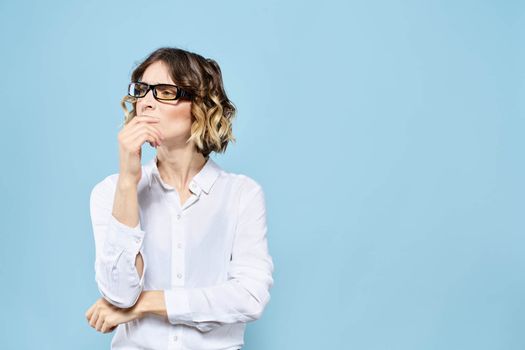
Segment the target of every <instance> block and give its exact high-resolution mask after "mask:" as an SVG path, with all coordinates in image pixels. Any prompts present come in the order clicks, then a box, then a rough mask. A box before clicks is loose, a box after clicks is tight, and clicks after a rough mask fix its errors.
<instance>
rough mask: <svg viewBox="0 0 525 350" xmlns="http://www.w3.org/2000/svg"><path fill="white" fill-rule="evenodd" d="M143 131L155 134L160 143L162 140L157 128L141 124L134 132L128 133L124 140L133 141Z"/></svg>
mask: <svg viewBox="0 0 525 350" xmlns="http://www.w3.org/2000/svg"><path fill="white" fill-rule="evenodd" d="M144 130H148V131H150V132H152V133H153V134H155V135H156V137H157V138H158V139H159V140H160V141H162V140H163V138H164V135H163V134H162V132H161V131H160V130H159V128H158V127H155V126H153V125H147V124H141V125H138V127H137V129H136V130H133V131H130V133H129V134H128V135H126V136H125V140H133V139H135V138H136V137H137V135H139V134H140V133H141V132H143V131H144Z"/></svg>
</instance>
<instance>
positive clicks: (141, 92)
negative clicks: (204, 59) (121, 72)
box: [128, 82, 191, 101]
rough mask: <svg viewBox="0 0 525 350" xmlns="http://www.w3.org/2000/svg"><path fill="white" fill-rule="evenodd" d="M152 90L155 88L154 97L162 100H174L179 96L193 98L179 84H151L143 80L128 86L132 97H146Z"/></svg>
mask: <svg viewBox="0 0 525 350" xmlns="http://www.w3.org/2000/svg"><path fill="white" fill-rule="evenodd" d="M150 90H153V97H155V98H156V99H157V100H160V101H173V100H178V99H179V98H186V99H191V94H190V93H189V92H187V91H185V90H183V89H181V88H180V87H178V86H177V85H171V84H156V85H149V84H147V83H143V82H133V83H130V84H129V86H128V95H129V96H132V97H144V96H146V94H147V93H148V91H150Z"/></svg>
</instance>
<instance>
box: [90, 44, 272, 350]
mask: <svg viewBox="0 0 525 350" xmlns="http://www.w3.org/2000/svg"><path fill="white" fill-rule="evenodd" d="M131 81H132V83H131V84H130V85H129V89H128V96H126V97H125V98H124V99H123V102H122V106H123V108H124V111H125V114H126V117H125V125H124V127H123V128H122V130H121V131H120V132H119V134H118V142H119V159H120V171H119V173H117V174H112V175H110V176H107V177H106V178H105V179H104V180H102V181H101V182H99V183H98V184H96V185H95V187H94V188H93V190H92V192H91V197H90V213H91V220H92V226H93V232H94V237H95V247H96V258H95V280H96V282H97V286H98V289H99V291H100V293H101V295H102V298H101V299H100V300H98V301H97V302H96V303H95V304H94V305H93V306H91V307H90V308H89V310H87V312H86V318H87V319H88V321H89V324H90V325H91V326H92V327H94V328H95V329H96V330H97V331H100V332H103V333H106V332H110V331H112V330H113V329H115V328H116V333H115V335H114V337H113V340H112V343H111V348H112V349H202V350H204V349H225V350H226V349H232V350H233V349H240V348H241V347H242V346H243V344H244V330H245V327H246V323H247V322H250V321H254V320H256V319H258V318H260V317H261V315H262V312H263V310H264V308H265V306H266V305H267V303H268V302H269V300H270V294H269V291H270V288H271V287H272V285H273V278H272V273H273V269H274V266H273V261H272V258H271V256H270V255H269V253H268V244H267V237H266V233H267V226H266V210H265V199H264V193H263V190H262V188H261V186H260V185H259V183H257V182H256V181H255V180H253V179H252V178H250V177H248V176H246V175H242V174H235V173H230V172H227V171H225V170H223V169H222V168H221V167H219V165H218V164H217V163H215V162H214V161H213V160H212V159H211V158H210V157H209V154H210V153H211V152H212V151H214V152H224V151H225V150H226V147H227V145H228V142H229V141H235V138H234V137H233V134H232V130H231V129H232V120H233V118H234V116H235V112H236V110H235V107H234V105H233V104H232V103H231V102H230V101H229V100H228V97H227V96H226V93H225V91H224V87H223V83H222V76H221V70H220V68H219V66H218V64H217V63H216V62H215V61H214V60H211V59H206V58H204V57H202V56H200V55H198V54H195V53H192V52H188V51H185V50H181V49H177V48H160V49H158V50H156V51H154V52H153V53H151V54H150V55H149V57H147V58H146V59H145V60H144V61H143V62H142V63H141V64H140V65H139V66H138V67H137V68H136V69H135V70H134V71H133V73H132V77H131ZM126 101H127V102H131V103H132V105H133V109H132V110H131V111H130V112H128V110H127V108H126ZM145 142H148V143H150V144H151V145H152V146H153V147H155V148H156V155H155V157H154V158H153V159H151V160H150V161H149V162H147V164H146V165H144V166H142V165H141V147H142V145H143V144H144V143H145Z"/></svg>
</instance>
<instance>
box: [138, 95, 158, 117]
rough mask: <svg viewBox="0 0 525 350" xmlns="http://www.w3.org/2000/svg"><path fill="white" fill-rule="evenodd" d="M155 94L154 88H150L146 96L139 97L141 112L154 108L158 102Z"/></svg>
mask: <svg viewBox="0 0 525 350" xmlns="http://www.w3.org/2000/svg"><path fill="white" fill-rule="evenodd" d="M156 101H157V100H156V99H155V96H153V90H149V91H148V92H147V93H146V96H144V97H141V98H139V100H138V102H137V103H138V104H140V112H141V113H143V112H144V111H146V110H147V109H154V108H155V103H156Z"/></svg>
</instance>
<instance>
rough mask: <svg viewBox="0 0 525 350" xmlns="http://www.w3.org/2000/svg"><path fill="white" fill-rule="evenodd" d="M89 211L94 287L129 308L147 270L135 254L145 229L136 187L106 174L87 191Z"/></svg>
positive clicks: (114, 301) (138, 250) (138, 293)
mask: <svg viewBox="0 0 525 350" xmlns="http://www.w3.org/2000/svg"><path fill="white" fill-rule="evenodd" d="M115 182H117V183H116V184H115ZM90 213H91V221H92V226H93V233H94V237H95V245H96V257H95V281H96V283H97V286H98V289H99V291H100V293H101V294H102V296H103V297H104V299H106V300H107V301H108V302H109V303H111V304H113V305H114V306H116V307H119V308H129V307H132V306H133V305H134V304H135V303H136V302H137V300H138V297H139V296H140V293H141V291H142V290H143V287H144V274H145V271H146V270H147V261H145V259H143V256H142V254H140V253H139V252H140V250H141V249H142V242H143V238H144V234H145V232H144V231H143V230H141V228H140V224H139V222H138V221H139V220H138V199H137V189H136V187H134V188H133V187H130V186H128V185H126V184H125V183H120V184H119V183H118V181H113V180H112V179H111V177H107V178H106V179H104V180H103V181H102V182H100V183H98V184H97V185H96V186H95V187H94V188H93V190H92V192H91V197H90ZM115 215H116V216H118V219H117V217H115ZM119 219H120V220H123V221H124V222H121V221H119Z"/></svg>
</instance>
